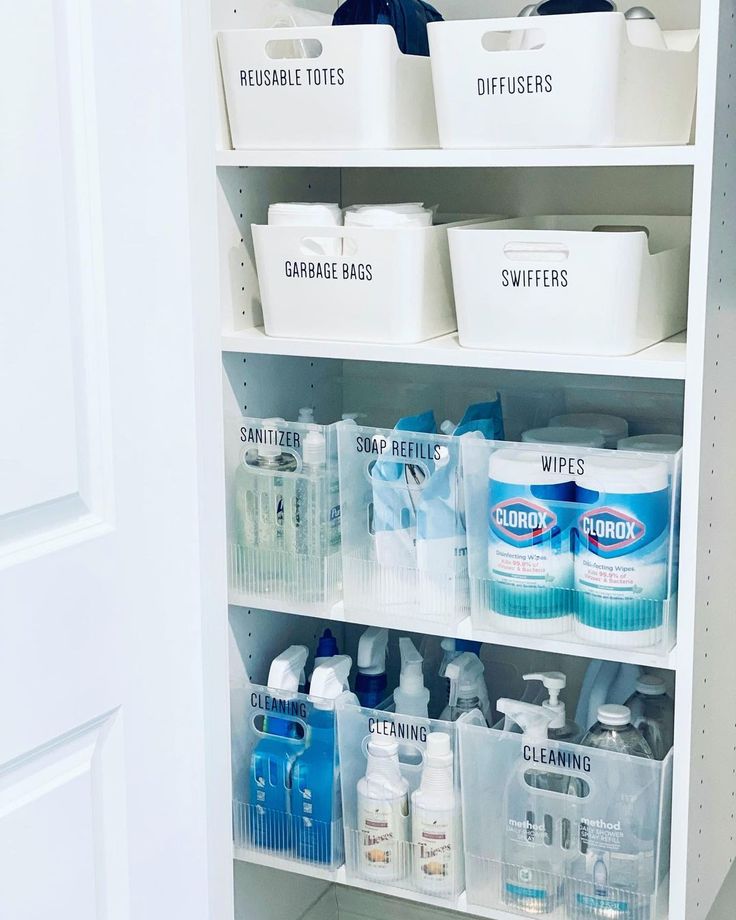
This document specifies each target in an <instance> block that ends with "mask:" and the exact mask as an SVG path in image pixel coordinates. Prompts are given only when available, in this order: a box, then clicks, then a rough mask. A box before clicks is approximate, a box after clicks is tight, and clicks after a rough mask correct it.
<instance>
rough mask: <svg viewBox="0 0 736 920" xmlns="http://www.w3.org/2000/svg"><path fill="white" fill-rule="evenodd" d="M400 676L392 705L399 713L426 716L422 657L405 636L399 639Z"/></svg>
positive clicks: (427, 696)
mask: <svg viewBox="0 0 736 920" xmlns="http://www.w3.org/2000/svg"><path fill="white" fill-rule="evenodd" d="M399 653H400V654H401V676H400V677H399V686H398V687H397V688H396V689H395V690H394V707H395V710H396V712H397V713H398V714H399V715H403V716H419V717H420V718H424V719H426V718H427V715H428V713H429V690H427V688H426V687H425V686H424V673H423V671H422V662H423V660H424V659H423V658H422V656H421V655H420V654H419V652H418V651H417V649H416V646H415V645H414V643H413V642H412V641H411V639H409V638H408V637H407V636H402V637H401V638H400V639H399Z"/></svg>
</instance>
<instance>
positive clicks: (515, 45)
mask: <svg viewBox="0 0 736 920" xmlns="http://www.w3.org/2000/svg"><path fill="white" fill-rule="evenodd" d="M480 43H481V46H482V48H483V50H484V51H491V52H497V51H541V50H542V48H544V46H545V45H546V44H547V36H546V35H545V33H544V29H540V28H538V27H535V26H531V25H530V26H529V28H527V29H506V30H504V31H498V32H494V31H491V32H485V33H484V34H483V35H482V36H481V40H480Z"/></svg>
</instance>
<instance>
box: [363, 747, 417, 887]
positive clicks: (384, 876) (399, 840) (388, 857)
mask: <svg viewBox="0 0 736 920" xmlns="http://www.w3.org/2000/svg"><path fill="white" fill-rule="evenodd" d="M367 754H368V764H367V767H366V773H365V776H363V777H362V778H361V779H360V780H359V781H358V837H359V839H358V848H359V849H358V862H359V867H360V872H361V874H362V875H363V876H364V877H365V878H367V879H372V880H376V881H383V882H386V881H396V880H398V879H401V878H404V876H405V875H406V874H407V869H408V866H407V862H408V860H407V855H408V854H407V849H408V848H407V845H406V844H407V842H408V839H409V784H408V783H407V781H406V780H405V779H404V777H403V776H402V775H401V767H400V765H399V746H398V744H397V743H396V741H394V740H393V739H392V738H391V737H390V736H389V735H388V734H380V733H376V734H371V736H370V739H369V741H368V750H367Z"/></svg>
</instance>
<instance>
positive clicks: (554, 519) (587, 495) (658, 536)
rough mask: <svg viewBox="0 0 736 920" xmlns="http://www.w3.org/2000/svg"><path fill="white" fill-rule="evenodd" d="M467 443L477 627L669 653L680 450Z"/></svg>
mask: <svg viewBox="0 0 736 920" xmlns="http://www.w3.org/2000/svg"><path fill="white" fill-rule="evenodd" d="M462 441H463V444H462V451H463V476H464V488H465V523H466V527H467V540H468V568H469V574H470V599H471V615H472V619H473V626H474V627H475V629H476V630H478V631H479V633H482V634H483V635H484V636H485V637H486V640H487V641H492V638H493V634H494V633H501V634H504V635H509V634H512V635H513V634H515V635H536V636H564V637H565V638H567V639H569V640H570V641H577V642H581V643H583V644H589V645H597V646H604V647H608V648H630V649H640V650H643V651H648V652H651V653H652V654H663V653H666V652H667V651H668V650H669V649H670V648H671V647H672V645H673V644H674V640H675V623H676V608H677V550H678V539H677V527H678V521H679V497H680V486H679V482H680V461H681V455H680V454H679V453H678V454H656V453H651V452H649V453H634V452H629V451H621V452H619V451H615V450H603V449H594V448H585V447H579V448H578V447H563V446H561V445H559V444H556V445H555V444H551V445H542V444H527V443H511V442H499V441H479V440H475V439H472V440H471V439H462Z"/></svg>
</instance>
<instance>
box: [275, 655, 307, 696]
mask: <svg viewBox="0 0 736 920" xmlns="http://www.w3.org/2000/svg"><path fill="white" fill-rule="evenodd" d="M308 657H309V649H308V648H307V647H306V645H290V646H289V647H288V648H287V649H286V651H284V652H282V653H281V654H280V655H277V656H276V658H274V660H273V661H272V662H271V667H270V669H269V672H268V689H269V690H281V691H284V692H285V693H297V692H298V690H299V685H300V683H301V680H302V675H303V674H304V666H305V665H306V663H307V658H308Z"/></svg>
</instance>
